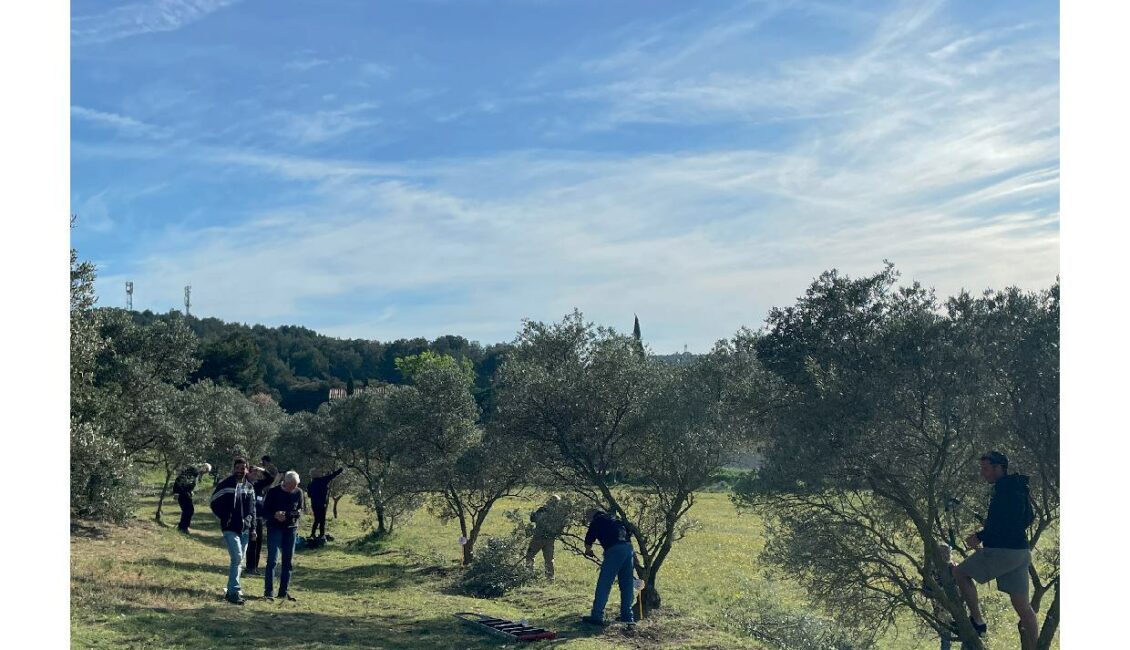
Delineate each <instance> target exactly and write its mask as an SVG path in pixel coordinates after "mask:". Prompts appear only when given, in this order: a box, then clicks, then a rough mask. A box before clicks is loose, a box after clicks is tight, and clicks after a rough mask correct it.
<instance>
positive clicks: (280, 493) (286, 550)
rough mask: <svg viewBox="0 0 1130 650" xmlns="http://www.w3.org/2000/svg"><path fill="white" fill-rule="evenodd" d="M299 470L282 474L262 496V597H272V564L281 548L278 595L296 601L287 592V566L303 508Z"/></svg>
mask: <svg viewBox="0 0 1130 650" xmlns="http://www.w3.org/2000/svg"><path fill="white" fill-rule="evenodd" d="M298 482H299V477H298V472H295V471H289V472H287V473H286V474H285V475H283V480H282V483H279V484H278V485H276V486H275V487H273V488H271V489H270V490H268V491H267V496H265V497H263V512H264V513H265V515H266V517H267V574H266V576H265V577H264V585H263V597H264V598H266V599H267V600H274V591H275V584H274V582H275V564H276V560H278V557H279V551H280V550H281V551H282V572H281V575H280V576H279V598H281V599H285V600H291V601H296V600H298V599H297V598H295V597H294V596H293V595H291V593H290V569H291V562H292V560H293V558H294V538H295V535H296V534H297V532H298V519H299V517H301V516H302V511H303V510H305V509H306V507H305V505H306V504H305V503H304V502H303V499H304V496H303V494H302V490H299V489H298Z"/></svg>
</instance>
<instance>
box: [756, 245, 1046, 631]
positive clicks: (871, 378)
mask: <svg viewBox="0 0 1130 650" xmlns="http://www.w3.org/2000/svg"><path fill="white" fill-rule="evenodd" d="M897 277H898V276H897V273H895V271H894V269H893V267H891V266H890V265H888V266H887V267H886V268H885V269H884V270H883V271H881V272H879V273H877V274H875V275H872V276H867V277H863V278H858V279H852V278H848V277H844V276H841V275H840V274H838V273H837V272H835V271H829V272H826V273H824V274H822V275H821V276H820V277H819V278H818V279H817V280H816V281H815V282H813V284H812V286H811V287H809V289H808V290H807V291H806V293H805V295H804V296H802V297H801V298H800V299H798V301H797V303H796V304H795V305H794V306H790V307H786V308H778V309H774V310H772V311H771V313H770V315H769V319H768V328H767V331H765V332H764V333H763V334H761V335H758V336H753V340H754V347H755V349H756V351H757V354H758V357H759V360H760V362H761V363H762V364H763V366H764V367H765V368H767V369H768V370H769V371H771V372H772V373H773V374H774V375H775V376H776V377H777V379H778V380H779V400H778V402H777V404H776V408H775V409H773V410H772V411H771V415H772V417H771V418H770V420H769V422H768V423H767V425H766V426H765V428H764V430H765V434H766V439H765V445H764V448H763V453H764V456H765V462H764V465H763V467H762V469H761V470H760V471H759V472H758V473H757V474H756V476H755V477H753V478H752V479H750V480H748V481H745V482H743V483H742V484H741V485H739V486H738V489H737V494H736V499H737V500H738V502H739V503H740V504H742V505H747V506H753V507H755V508H757V509H758V510H759V511H760V512H761V513H762V514H763V515H764V516H765V517H766V520H767V528H768V533H769V542H768V544H767V547H766V551H765V556H764V557H765V559H767V560H768V561H770V562H771V563H773V564H774V565H776V566H778V567H781V568H783V569H785V570H786V571H788V572H789V573H790V574H791V575H792V576H793V577H794V578H795V579H797V580H799V581H800V583H801V584H802V585H803V586H804V587H805V588H806V589H807V590H808V592H809V594H810V595H811V596H812V597H813V598H815V599H816V600H817V601H818V602H820V603H822V604H823V605H825V606H826V607H827V609H828V611H829V612H830V613H833V614H834V615H835V616H836V617H837V618H838V619H839V621H840V622H841V623H844V624H845V625H848V626H850V627H854V628H856V629H866V630H870V631H872V632H873V633H877V632H879V631H881V630H882V629H883V628H884V627H885V626H887V625H890V624H892V623H893V622H894V620H895V618H896V616H898V615H899V614H901V613H903V612H910V613H912V614H913V615H915V616H916V617H917V618H918V620H920V621H921V622H922V623H923V625H924V626H925V627H927V628H928V629H932V630H933V631H935V632H938V633H943V632H945V631H947V630H948V629H949V628H950V626H951V621H956V627H957V632H958V634H959V636H960V637H961V639H962V641H963V642H964V643H966V644H968V646H969V647H972V648H980V647H982V646H981V641H980V639H979V638H978V636H977V634H976V632H975V631H974V630H973V628H972V626H971V624H970V623H969V620H968V617H967V616H966V615H965V610H964V603H963V602H962V600H961V598H960V596H959V595H958V593H957V591H956V589H955V588H954V585H953V583H952V581H950V580H948V579H947V577H946V576H947V574H948V573H947V572H948V566H946V565H945V564H944V563H943V562H941V560H940V559H939V557H938V555H937V554H936V553H935V552H934V551H935V549H936V548H937V545H938V543H939V542H942V541H947V540H948V541H949V542H950V543H951V544H954V545H955V546H957V550H958V551H959V553H964V552H965V549H962V548H960V546H959V545H957V544H955V541H956V540H955V537H956V535H955V531H954V530H953V528H954V526H953V525H952V519H951V518H950V517H948V516H947V504H948V503H952V502H953V500H954V499H964V500H968V499H970V498H972V495H974V494H983V492H979V491H981V490H983V489H984V488H983V484H980V483H979V482H978V478H977V470H976V468H977V458H978V457H979V455H980V454H981V453H982V452H983V451H984V450H985V448H986V446H987V445H989V444H990V443H999V445H1000V446H1003V447H1006V448H1013V446H1012V443H1013V442H1015V441H1016V440H1017V438H1016V437H1015V436H1012V435H1011V434H1010V433H1009V431H1010V429H1012V430H1015V428H1016V427H1015V426H1012V425H1009V424H1007V423H1006V420H1008V416H1007V414H1006V413H1005V410H1002V408H1001V405H1000V403H999V402H1000V400H999V399H998V394H999V391H1000V390H1001V387H1000V382H1001V381H1002V378H1001V377H1000V376H999V375H998V373H997V370H998V369H999V367H997V366H995V365H994V364H993V363H990V362H989V361H990V359H991V357H992V356H993V355H994V354H998V353H996V352H992V353H991V352H989V350H991V349H992V347H993V346H992V345H989V344H988V341H989V339H986V336H990V335H989V333H988V332H987V331H985V329H984V328H985V326H986V325H987V323H988V320H991V319H987V318H986V319H982V322H980V323H978V322H975V321H976V319H974V318H972V317H964V316H963V317H960V318H959V317H958V316H957V314H958V313H959V312H961V311H963V310H964V311H967V312H970V313H982V312H984V311H985V310H986V309H988V308H987V307H986V306H985V305H981V306H980V307H976V308H974V307H971V306H969V305H967V304H966V303H968V302H969V301H968V300H964V302H963V300H958V301H956V302H955V301H951V302H950V309H949V310H948V311H947V309H945V308H944V305H942V304H940V303H939V301H938V300H937V299H936V297H935V296H934V294H933V292H932V291H929V290H926V289H924V288H922V287H921V286H919V285H918V284H912V285H910V286H904V287H899V286H897ZM973 302H976V301H973ZM959 305H965V307H962V308H961V309H959V308H958V307H959ZM974 331H979V332H981V333H982V334H983V335H981V336H974V335H973V333H974ZM998 334H999V333H998ZM990 338H991V336H990ZM998 342H999V341H998ZM1053 356H1054V355H1053ZM1045 357H1046V355H1045ZM1046 358H1051V357H1046ZM1021 374H1023V373H1021ZM1014 388H1016V389H1022V387H1021V386H1019V385H1016V386H1014ZM1057 427H1058V425H1055V428H1056V432H1055V433H1054V435H1055V437H1056V438H1058V428H1057ZM1033 435H1034V436H1035V437H1036V438H1039V439H1041V440H1043V439H1044V438H1045V437H1046V436H1048V435H1051V429H1050V428H1047V429H1044V430H1042V431H1040V432H1033ZM1040 448H1041V449H1044V450H1046V449H1047V447H1046V446H1043V445H1042V443H1041V447H1040ZM1021 469H1028V467H1025V466H1023V465H1021ZM951 512H952V511H951ZM967 532H971V531H967Z"/></svg>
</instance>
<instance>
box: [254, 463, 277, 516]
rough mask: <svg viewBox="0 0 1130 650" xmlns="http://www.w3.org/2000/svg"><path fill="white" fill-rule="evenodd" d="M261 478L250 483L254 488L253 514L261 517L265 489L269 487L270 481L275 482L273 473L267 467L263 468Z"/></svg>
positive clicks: (265, 494)
mask: <svg viewBox="0 0 1130 650" xmlns="http://www.w3.org/2000/svg"><path fill="white" fill-rule="evenodd" d="M264 469H265V470H266V471H264V472H263V478H261V479H259V480H258V481H255V482H254V483H253V484H252V485H253V486H254V488H255V516H256V517H258V518H259V519H262V518H263V517H264V516H265V515H264V514H263V497H265V496H267V490H268V489H270V487H271V483H274V482H275V474H273V473H272V472H271V471H270V470H269V469H267V468H264Z"/></svg>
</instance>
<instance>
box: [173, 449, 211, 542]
mask: <svg viewBox="0 0 1130 650" xmlns="http://www.w3.org/2000/svg"><path fill="white" fill-rule="evenodd" d="M211 471H212V466H211V465H209V464H208V463H201V464H199V465H189V466H188V467H186V468H184V469H183V470H182V471H181V473H180V474H179V475H177V480H176V481H174V482H173V494H175V495H177V505H179V506H180V523H178V524H177V530H179V531H180V532H182V533H187V532H188V525H189V524H190V523H192V515H193V513H195V512H196V507H195V506H193V504H192V496H193V492H195V491H196V482H197V481H199V480H200V477H201V476H203V475H204V474H207V473H208V472H211Z"/></svg>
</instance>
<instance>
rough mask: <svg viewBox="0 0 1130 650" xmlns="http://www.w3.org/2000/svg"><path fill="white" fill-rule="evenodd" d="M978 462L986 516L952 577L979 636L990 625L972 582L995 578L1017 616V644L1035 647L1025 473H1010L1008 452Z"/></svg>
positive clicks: (1029, 513) (1029, 648)
mask: <svg viewBox="0 0 1130 650" xmlns="http://www.w3.org/2000/svg"><path fill="white" fill-rule="evenodd" d="M980 464H981V478H983V479H984V480H985V481H986V482H987V483H989V484H990V485H992V486H993V493H992V496H991V497H990V498H989V514H988V515H987V516H986V517H985V527H984V528H982V529H981V530H979V531H977V532H975V533H972V534H970V535H969V536H968V537H966V538H965V544H966V545H967V546H968V547H969V548H972V549H976V550H975V551H974V552H973V554H972V555H970V556H969V557H967V558H966V559H965V561H964V562H962V563H961V564H959V565H957V566H956V567H954V569H953V576H954V580H955V581H956V582H957V586H958V589H959V590H960V591H961V595H962V597H963V598H964V599H965V603H966V604H967V605H968V606H969V613H970V616H969V618H970V622H972V623H973V628H974V629H975V630H976V631H977V634H978V635H984V634H985V632H986V631H987V630H988V624H987V623H986V622H985V619H984V618H983V617H982V615H981V608H980V604H979V603H978V600H977V586H976V585H975V584H973V581H974V580H976V581H977V582H980V583H982V584H983V583H986V582H988V581H990V580H993V579H994V578H995V579H996V581H997V590H999V591H1003V592H1005V593H1006V594H1008V597H1009V599H1010V600H1011V601H1012V608H1013V609H1015V610H1016V613H1017V615H1018V616H1019V617H1020V626H1019V627H1020V647H1021V648H1022V650H1035V648H1036V639H1037V635H1038V631H1039V630H1038V623H1037V621H1036V611H1035V610H1034V609H1032V604H1031V602H1029V600H1028V565H1029V564H1031V562H1032V554H1031V551H1030V550H1029V546H1028V534H1027V529H1028V526H1030V525H1031V524H1032V522H1033V521H1034V520H1035V513H1034V512H1033V510H1032V504H1031V501H1030V496H1029V490H1028V477H1027V476H1024V475H1022V474H1009V473H1008V456H1005V455H1004V454H1003V453H1001V452H999V451H990V452H988V453H987V454H985V455H984V456H981V459H980Z"/></svg>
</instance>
